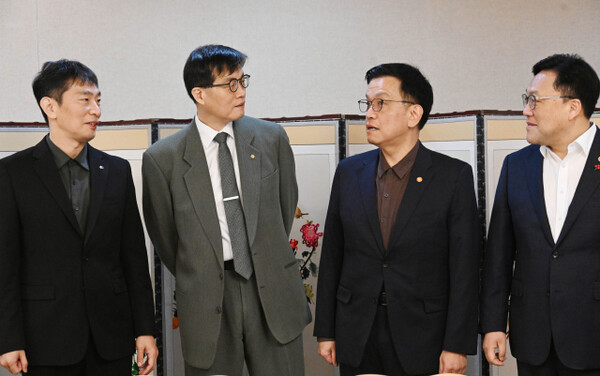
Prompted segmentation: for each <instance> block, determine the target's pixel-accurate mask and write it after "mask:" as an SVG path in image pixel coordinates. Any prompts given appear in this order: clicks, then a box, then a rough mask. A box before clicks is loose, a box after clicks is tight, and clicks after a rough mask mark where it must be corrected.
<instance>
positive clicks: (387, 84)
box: [366, 76, 411, 148]
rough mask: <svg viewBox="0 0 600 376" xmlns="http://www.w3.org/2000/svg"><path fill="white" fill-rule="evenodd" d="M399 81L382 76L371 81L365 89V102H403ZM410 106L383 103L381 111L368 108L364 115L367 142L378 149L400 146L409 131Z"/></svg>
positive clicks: (398, 103) (397, 103) (399, 103)
mask: <svg viewBox="0 0 600 376" xmlns="http://www.w3.org/2000/svg"><path fill="white" fill-rule="evenodd" d="M400 85H401V84H400V80H399V79H397V78H396V77H392V76H383V77H378V78H374V79H372V80H371V82H370V83H369V85H368V87H367V93H366V97H367V100H369V101H373V100H374V99H376V98H379V99H384V100H387V99H390V100H395V101H401V100H405V98H403V97H402V96H401V95H400ZM410 106H411V105H410V104H407V103H401V102H384V104H383V107H382V108H381V111H379V112H375V111H373V108H372V107H370V108H369V110H368V111H367V114H366V120H367V124H366V126H367V140H368V141H369V143H370V144H373V145H376V146H378V147H380V148H386V147H387V146H393V145H395V144H400V143H401V141H402V139H403V138H404V137H405V136H406V133H407V132H408V131H409V111H408V108H409V107H410Z"/></svg>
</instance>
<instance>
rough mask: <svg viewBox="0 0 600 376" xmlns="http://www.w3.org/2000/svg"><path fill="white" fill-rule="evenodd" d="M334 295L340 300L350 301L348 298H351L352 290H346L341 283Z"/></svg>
mask: <svg viewBox="0 0 600 376" xmlns="http://www.w3.org/2000/svg"><path fill="white" fill-rule="evenodd" d="M335 297H336V298H337V300H339V301H340V302H342V303H344V304H348V303H350V300H352V291H350V290H348V289H347V288H345V287H344V286H342V285H339V286H338V289H337V293H336V295H335Z"/></svg>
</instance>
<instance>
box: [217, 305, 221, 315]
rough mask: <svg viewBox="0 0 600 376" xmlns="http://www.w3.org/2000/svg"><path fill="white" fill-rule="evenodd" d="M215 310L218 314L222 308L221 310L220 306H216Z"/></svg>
mask: <svg viewBox="0 0 600 376" xmlns="http://www.w3.org/2000/svg"><path fill="white" fill-rule="evenodd" d="M216 311H217V313H218V314H220V313H221V312H222V310H221V306H217V309H216Z"/></svg>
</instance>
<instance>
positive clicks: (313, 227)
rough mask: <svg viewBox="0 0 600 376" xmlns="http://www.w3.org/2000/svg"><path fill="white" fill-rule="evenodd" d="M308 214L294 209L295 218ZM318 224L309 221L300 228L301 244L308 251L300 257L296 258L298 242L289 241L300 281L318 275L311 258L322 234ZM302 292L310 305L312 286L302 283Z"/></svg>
mask: <svg viewBox="0 0 600 376" xmlns="http://www.w3.org/2000/svg"><path fill="white" fill-rule="evenodd" d="M307 214H308V213H302V212H301V211H300V209H299V208H298V209H296V218H301V217H303V216H304V215H307ZM318 230H319V224H318V223H313V221H311V220H307V221H306V223H305V224H304V225H302V227H301V228H300V232H301V233H302V244H304V245H306V247H308V248H309V249H310V250H305V251H302V253H300V257H298V243H299V242H298V240H296V239H290V247H291V248H292V252H294V255H295V256H296V259H297V260H298V267H299V268H300V277H301V278H302V280H306V279H307V278H308V277H310V276H311V275H312V276H313V277H316V276H317V273H318V269H319V267H318V265H317V264H316V263H315V262H313V261H312V256H313V255H314V254H315V252H316V250H317V247H318V246H319V238H321V237H322V236H323V233H322V232H319V231H318ZM304 292H305V294H306V299H307V300H308V302H309V303H312V302H313V301H312V299H313V297H314V293H313V291H312V285H311V284H309V283H304Z"/></svg>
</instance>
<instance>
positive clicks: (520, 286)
mask: <svg viewBox="0 0 600 376" xmlns="http://www.w3.org/2000/svg"><path fill="white" fill-rule="evenodd" d="M599 158H600V132H598V131H596V136H595V138H594V142H593V144H592V148H591V150H590V154H589V156H588V159H587V161H586V163H585V167H584V169H583V173H582V175H581V179H580V180H579V185H578V186H577V190H576V191H575V195H574V197H573V201H572V202H571V205H570V206H569V210H568V212H567V217H566V219H565V223H564V225H563V228H562V231H561V233H560V235H559V237H558V240H557V241H556V242H554V240H553V238H552V234H551V232H550V224H549V222H548V217H547V214H546V207H545V201H544V185H543V173H542V167H543V157H542V154H541V153H540V147H539V145H530V146H528V147H526V148H524V149H522V150H519V151H517V152H515V153H512V154H510V155H509V156H507V157H506V159H505V160H504V165H503V166H502V173H501V175H500V181H499V183H498V188H497V191H496V198H495V200H494V208H493V211H492V219H491V222H490V228H489V236H488V245H487V249H486V255H485V265H484V278H483V290H482V303H481V327H482V331H483V332H484V333H487V332H492V331H505V330H506V323H507V317H508V315H509V314H510V320H509V321H510V326H509V330H510V337H509V338H510V345H511V352H512V354H513V355H514V356H515V357H516V358H517V359H518V360H520V361H523V362H525V363H529V364H533V365H539V364H541V363H542V362H543V361H544V360H546V357H547V356H548V352H549V349H550V342H551V340H554V346H555V348H556V352H557V354H558V357H559V359H560V360H561V361H562V362H563V363H564V364H565V365H567V366H569V367H571V368H574V369H586V368H600V356H599V355H598V354H600V169H597V168H596V167H595V166H596V165H598V164H600V162H599ZM513 264H514V269H513ZM509 299H510V309H509ZM509 312H510V313H509Z"/></svg>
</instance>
